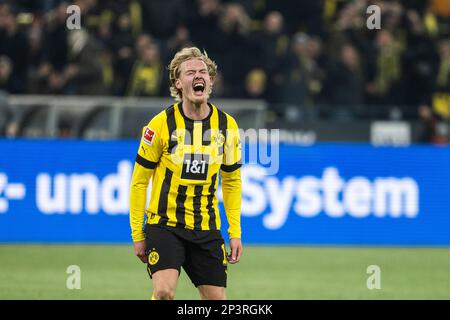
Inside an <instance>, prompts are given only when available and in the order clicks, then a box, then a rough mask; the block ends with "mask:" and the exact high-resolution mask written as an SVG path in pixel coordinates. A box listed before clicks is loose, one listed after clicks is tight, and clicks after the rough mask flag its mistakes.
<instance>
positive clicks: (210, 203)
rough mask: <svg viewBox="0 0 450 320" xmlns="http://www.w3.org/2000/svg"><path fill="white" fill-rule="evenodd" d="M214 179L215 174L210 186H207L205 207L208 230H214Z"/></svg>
mask: <svg viewBox="0 0 450 320" xmlns="http://www.w3.org/2000/svg"><path fill="white" fill-rule="evenodd" d="M216 179H217V173H216V174H214V175H213V176H212V177H211V185H210V186H209V189H208V191H209V195H208V204H207V205H206V210H208V214H209V230H216V229H217V225H216V210H215V208H214V203H213V201H214V194H215V193H216Z"/></svg>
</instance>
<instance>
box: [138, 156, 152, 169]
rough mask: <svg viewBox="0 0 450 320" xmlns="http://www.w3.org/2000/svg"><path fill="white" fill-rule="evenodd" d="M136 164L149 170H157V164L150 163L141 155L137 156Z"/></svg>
mask: <svg viewBox="0 0 450 320" xmlns="http://www.w3.org/2000/svg"><path fill="white" fill-rule="evenodd" d="M136 162H137V163H139V164H140V165H141V166H143V167H144V168H147V169H155V168H156V162H153V161H148V160H147V159H145V158H144V157H142V156H141V155H139V154H137V155H136Z"/></svg>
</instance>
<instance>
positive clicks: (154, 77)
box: [127, 44, 164, 96]
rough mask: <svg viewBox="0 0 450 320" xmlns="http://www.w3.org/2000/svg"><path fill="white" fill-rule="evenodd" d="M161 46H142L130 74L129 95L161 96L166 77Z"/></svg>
mask: <svg viewBox="0 0 450 320" xmlns="http://www.w3.org/2000/svg"><path fill="white" fill-rule="evenodd" d="M163 72H164V68H163V65H162V60H161V55H160V52H159V48H158V46H157V45H156V44H150V45H147V46H146V47H144V48H142V52H141V53H140V56H139V58H138V60H137V61H136V63H135V64H134V67H133V71H132V73H131V76H130V80H129V84H128V89H127V95H129V96H160V95H161V94H162V93H161V85H162V81H163V77H164V74H163Z"/></svg>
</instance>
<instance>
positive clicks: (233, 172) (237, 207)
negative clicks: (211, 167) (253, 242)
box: [221, 115, 242, 239]
mask: <svg viewBox="0 0 450 320" xmlns="http://www.w3.org/2000/svg"><path fill="white" fill-rule="evenodd" d="M227 117H228V123H229V125H228V130H227V138H226V142H225V148H224V158H223V164H222V165H221V178H222V194H223V203H224V207H225V213H226V216H227V220H228V224H229V226H230V227H229V228H228V234H229V237H230V239H231V238H241V197H242V182H241V169H240V167H241V161H242V148H241V141H240V136H239V129H238V125H237V123H236V121H235V120H234V119H233V118H232V117H230V116H228V115H227Z"/></svg>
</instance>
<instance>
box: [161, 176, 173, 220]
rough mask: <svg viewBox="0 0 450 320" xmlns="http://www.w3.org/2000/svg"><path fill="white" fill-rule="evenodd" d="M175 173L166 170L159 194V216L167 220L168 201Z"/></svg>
mask: <svg viewBox="0 0 450 320" xmlns="http://www.w3.org/2000/svg"><path fill="white" fill-rule="evenodd" d="M172 175H173V172H172V171H171V170H169V169H168V168H166V174H165V177H164V180H163V183H162V186H161V191H160V192H159V202H158V214H159V216H160V217H161V218H166V219H167V199H168V197H169V190H170V184H171V183H172Z"/></svg>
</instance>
